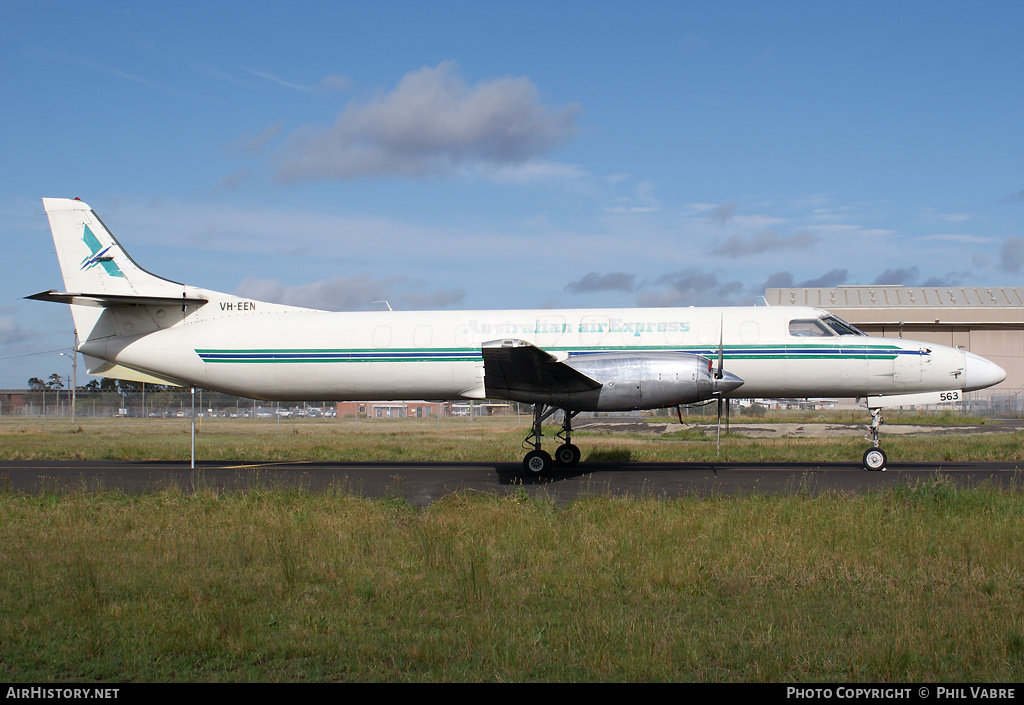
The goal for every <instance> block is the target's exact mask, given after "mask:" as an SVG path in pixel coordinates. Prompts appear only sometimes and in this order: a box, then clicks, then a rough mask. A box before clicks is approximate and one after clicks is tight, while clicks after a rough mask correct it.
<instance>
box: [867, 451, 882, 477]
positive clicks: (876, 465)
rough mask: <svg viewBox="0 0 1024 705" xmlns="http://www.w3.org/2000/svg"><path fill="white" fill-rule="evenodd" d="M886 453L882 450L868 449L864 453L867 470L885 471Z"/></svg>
mask: <svg viewBox="0 0 1024 705" xmlns="http://www.w3.org/2000/svg"><path fill="white" fill-rule="evenodd" d="M885 461H886V457H885V451H884V450H882V449H881V448H868V449H867V450H866V451H865V452H864V469H865V470H875V471H877V470H885Z"/></svg>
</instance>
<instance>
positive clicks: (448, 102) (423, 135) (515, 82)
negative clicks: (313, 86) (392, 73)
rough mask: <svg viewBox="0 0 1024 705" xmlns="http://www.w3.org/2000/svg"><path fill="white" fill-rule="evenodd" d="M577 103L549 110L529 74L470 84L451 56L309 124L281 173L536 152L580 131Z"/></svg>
mask: <svg viewBox="0 0 1024 705" xmlns="http://www.w3.org/2000/svg"><path fill="white" fill-rule="evenodd" d="M580 111H581V109H580V107H579V106H578V105H575V104H573V105H566V106H563V107H561V108H557V109H553V110H549V109H547V108H545V107H544V106H542V105H541V104H540V103H539V94H538V90H537V87H536V86H535V85H534V84H533V83H532V82H531V81H530V80H529V79H527V78H523V77H512V76H509V77H505V78H498V79H494V80H491V81H482V82H480V83H477V84H476V85H474V86H468V85H466V83H465V81H464V80H463V79H462V77H461V76H460V75H459V74H458V66H457V65H456V64H455V63H454V62H451V61H445V62H442V63H441V64H439V65H438V66H436V67H424V68H422V69H419V70H418V71H412V72H410V73H408V74H406V75H405V76H404V77H403V78H402V80H401V81H400V82H399V84H398V85H397V86H396V87H395V89H394V90H393V91H391V92H389V93H384V94H381V95H379V96H377V97H376V98H374V99H373V100H371V101H369V102H367V103H359V102H357V101H352V102H350V103H349V104H348V105H347V106H346V107H345V109H344V110H343V111H342V112H341V114H340V115H339V116H338V118H337V120H336V121H335V123H334V124H333V125H331V126H330V127H327V128H322V127H314V126H309V125H307V126H305V127H304V128H302V129H300V130H299V131H298V132H296V133H294V134H293V135H292V136H291V138H290V139H289V141H288V144H287V146H286V147H285V150H284V152H283V153H282V155H281V158H280V163H279V165H278V169H277V174H276V176H277V178H278V179H279V180H281V181H286V182H294V181H315V180H322V179H327V180H333V179H339V180H344V179H355V178H360V177H366V176H383V175H395V174H397V175H403V176H422V175H428V174H444V173H448V172H450V171H451V170H452V169H453V168H457V167H460V166H463V165H474V166H484V167H501V166H507V165H522V164H527V163H530V162H531V161H534V160H537V159H538V158H539V157H541V156H542V155H544V154H546V153H547V152H549V151H550V150H551V149H553V148H554V147H556V146H558V145H559V144H562V143H564V142H566V141H568V140H570V139H571V138H572V137H573V136H574V135H575V134H576V119H577V116H578V115H579V114H580Z"/></svg>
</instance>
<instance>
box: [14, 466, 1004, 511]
mask: <svg viewBox="0 0 1024 705" xmlns="http://www.w3.org/2000/svg"><path fill="white" fill-rule="evenodd" d="M1022 471H1024V463H1016V462H1005V463H1004V462H978V463H974V462H966V463H964V462H954V463H949V462H943V463H935V462H927V463H923V462H915V463H899V462H895V463H890V464H889V466H888V468H887V470H886V471H885V472H867V471H865V470H863V469H862V468H861V466H860V464H859V463H854V462H851V463H687V462H661V463H648V462H636V461H623V462H582V463H580V464H579V465H577V466H575V467H573V468H559V467H557V466H556V467H555V469H554V470H553V471H552V472H551V474H550V475H549V476H547V477H545V478H544V479H541V480H533V479H530V478H524V477H523V475H522V465H521V464H520V463H474V462H458V463H455V462H433V463H432V462H372V463H361V462H255V461H254V462H206V461H204V462H198V463H196V466H195V468H193V467H191V464H190V463H189V462H187V461H185V462H169V461H119V460H8V461H0V488H4V489H6V490H7V491H14V492H20V493H26V494H31V493H38V492H44V491H51V492H52V491H57V492H77V491H86V492H88V491H101V490H108V491H119V492H125V493H137V492H152V491H158V490H161V489H167V488H171V487H174V488H178V489H179V490H181V491H183V492H186V493H187V492H192V491H196V490H216V491H245V490H257V489H302V490H306V491H311V492H317V491H325V490H331V489H334V490H339V491H347V492H352V493H354V494H357V495H360V496H364V497H368V498H380V497H391V498H404V499H405V500H406V501H408V502H410V503H411V504H414V505H417V506H425V505H427V504H430V503H431V502H434V501H436V500H438V499H439V498H441V497H444V496H445V495H449V494H452V493H455V492H478V493H489V494H499V495H500V494H511V493H513V492H526V493H527V494H528V495H530V496H537V497H544V498H548V499H550V500H552V501H555V502H567V501H571V500H575V499H578V498H581V497H586V496H645V497H679V496H686V495H694V496H701V497H705V496H712V495H723V496H726V495H738V494H755V493H759V494H766V495H778V494H795V493H803V494H810V495H817V494H821V493H825V492H837V493H863V492H870V491H875V490H882V489H891V488H893V487H897V486H900V485H913V484H915V483H917V482H927V481H929V480H930V479H931V478H933V477H934V475H935V474H936V473H940V474H941V475H943V476H944V477H947V478H949V480H950V481H952V482H954V483H956V484H957V485H958V486H962V487H976V486H980V485H983V484H989V485H992V486H994V487H1003V488H1013V489H1017V488H1020V487H1021V481H1022V480H1024V476H1022Z"/></svg>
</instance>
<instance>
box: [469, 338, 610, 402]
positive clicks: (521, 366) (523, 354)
mask: <svg viewBox="0 0 1024 705" xmlns="http://www.w3.org/2000/svg"><path fill="white" fill-rule="evenodd" d="M481 349H482V352H483V358H484V385H485V386H486V388H487V393H488V394H491V395H494V396H496V397H501V398H503V399H515V398H521V397H522V396H523V395H524V393H525V394H528V395H530V394H536V393H543V394H552V393H554V394H571V393H577V392H589V391H592V390H595V389H600V388H601V386H602V384H601V383H600V382H598V381H597V380H595V379H593V378H592V377H588V376H587V375H585V374H583V373H582V372H579V371H577V370H575V369H573V368H572V367H569V365H567V364H565V363H564V362H561V361H559V360H558V358H556V357H555V356H554V355H552V354H550V353H548V352H545V351H544V350H541V349H540V348H538V347H536V346H535V345H532V344H530V343H528V342H526V341H525V340H516V339H505V340H493V341H491V342H488V343H484V344H483V345H482V346H481Z"/></svg>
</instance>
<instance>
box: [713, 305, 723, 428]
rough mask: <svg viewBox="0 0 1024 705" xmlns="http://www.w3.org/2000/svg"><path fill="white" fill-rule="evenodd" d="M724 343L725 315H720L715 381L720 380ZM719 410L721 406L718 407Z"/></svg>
mask: <svg viewBox="0 0 1024 705" xmlns="http://www.w3.org/2000/svg"><path fill="white" fill-rule="evenodd" d="M724 342H725V314H722V320H721V322H720V323H719V324H718V369H717V370H715V379H722V363H723V359H724V357H725V355H724V345H723V343H724ZM718 408H719V410H721V408H722V407H721V406H719V407H718Z"/></svg>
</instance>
